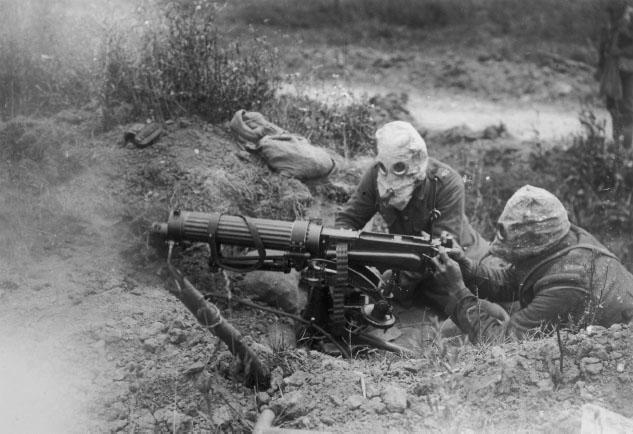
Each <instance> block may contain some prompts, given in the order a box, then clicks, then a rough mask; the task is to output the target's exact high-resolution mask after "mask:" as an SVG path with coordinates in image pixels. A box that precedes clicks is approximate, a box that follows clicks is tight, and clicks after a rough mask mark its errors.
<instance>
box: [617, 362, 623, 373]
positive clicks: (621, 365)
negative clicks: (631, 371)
mask: <svg viewBox="0 0 633 434" xmlns="http://www.w3.org/2000/svg"><path fill="white" fill-rule="evenodd" d="M624 367H625V365H624V362H620V363H618V365H617V366H616V368H615V370H616V371H617V372H619V373H622V372H624Z"/></svg>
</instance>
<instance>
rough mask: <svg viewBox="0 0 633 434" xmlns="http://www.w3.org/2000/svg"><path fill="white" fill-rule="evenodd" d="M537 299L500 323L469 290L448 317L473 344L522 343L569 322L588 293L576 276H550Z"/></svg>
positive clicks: (462, 292)
mask: <svg viewBox="0 0 633 434" xmlns="http://www.w3.org/2000/svg"><path fill="white" fill-rule="evenodd" d="M535 291H536V296H535V297H534V299H533V300H532V302H531V303H530V304H529V305H528V306H527V307H525V308H524V309H521V310H519V311H518V312H516V313H515V314H513V315H512V316H511V317H510V318H509V319H508V320H507V321H499V320H498V319H497V318H494V317H492V316H491V315H490V314H489V313H488V312H487V311H486V310H484V309H481V307H480V305H479V300H478V299H477V297H475V296H474V295H473V294H471V293H470V291H468V290H467V289H466V288H465V286H464V287H463V288H462V289H461V290H460V291H459V292H457V293H456V295H455V296H454V297H453V298H452V301H451V303H449V304H448V305H447V306H446V313H447V314H448V315H449V316H450V317H451V319H452V320H453V321H454V322H455V324H457V326H458V327H459V328H460V329H461V330H462V331H463V332H464V333H468V336H469V338H470V339H471V342H473V343H476V342H500V341H504V340H507V339H521V338H523V337H524V336H526V335H528V334H530V333H533V332H534V331H539V330H549V329H551V327H552V325H554V324H556V323H557V322H559V321H561V320H562V321H565V320H568V318H569V316H570V315H573V313H574V312H577V311H578V309H579V307H580V306H582V305H583V303H584V300H585V297H586V295H587V290H586V289H585V288H584V287H583V285H582V284H581V282H580V280H579V276H578V275H575V274H569V275H566V274H558V275H553V276H546V277H544V278H543V279H541V280H540V281H538V282H536V283H535Z"/></svg>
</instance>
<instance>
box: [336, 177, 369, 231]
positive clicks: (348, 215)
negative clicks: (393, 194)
mask: <svg viewBox="0 0 633 434" xmlns="http://www.w3.org/2000/svg"><path fill="white" fill-rule="evenodd" d="M376 199H377V198H376V169H375V166H372V168H370V169H369V170H368V171H367V172H365V174H364V175H363V177H362V178H361V180H360V183H359V184H358V187H356V190H355V191H354V194H353V195H352V197H351V198H350V200H349V201H348V202H347V203H346V204H345V205H344V206H343V208H342V209H341V210H340V211H339V213H338V214H337V215H336V219H335V221H334V226H335V227H336V228H337V229H353V230H360V229H362V228H363V227H364V226H365V224H367V222H368V221H369V220H370V219H371V218H372V217H373V216H374V214H376V212H377V211H378V209H377V205H376V204H377V201H376Z"/></svg>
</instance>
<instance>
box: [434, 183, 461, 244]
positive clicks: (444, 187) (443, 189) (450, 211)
mask: <svg viewBox="0 0 633 434" xmlns="http://www.w3.org/2000/svg"><path fill="white" fill-rule="evenodd" d="M435 182H437V194H436V202H435V207H436V208H437V209H438V211H439V212H440V213H441V216H440V218H439V219H438V220H437V221H436V222H435V223H434V224H433V236H439V235H440V234H441V233H442V231H447V232H448V233H450V234H451V235H453V237H454V238H455V240H456V241H457V242H458V243H459V244H460V245H461V244H462V239H461V237H462V234H463V229H464V227H463V226H464V212H465V208H466V205H465V189H464V183H463V182H462V180H461V178H460V177H459V175H458V174H457V173H454V172H450V175H447V176H445V177H442V178H441V179H439V180H437V181H435Z"/></svg>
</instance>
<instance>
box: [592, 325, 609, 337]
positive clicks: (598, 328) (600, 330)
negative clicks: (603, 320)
mask: <svg viewBox="0 0 633 434" xmlns="http://www.w3.org/2000/svg"><path fill="white" fill-rule="evenodd" d="M606 330H607V329H606V328H605V327H602V326H598V325H590V326H588V327H587V335H588V336H595V335H599V334H602V333H603V332H605V331H606Z"/></svg>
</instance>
